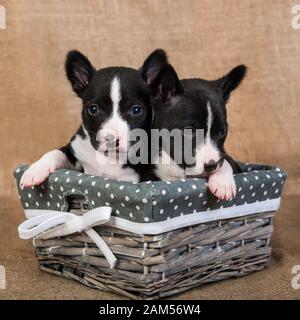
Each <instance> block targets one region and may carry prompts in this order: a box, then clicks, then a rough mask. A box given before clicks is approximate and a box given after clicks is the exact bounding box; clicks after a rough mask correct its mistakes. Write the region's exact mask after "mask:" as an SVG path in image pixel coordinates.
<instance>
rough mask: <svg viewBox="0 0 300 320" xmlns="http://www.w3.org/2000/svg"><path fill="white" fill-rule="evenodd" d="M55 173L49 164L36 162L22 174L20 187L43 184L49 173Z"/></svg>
mask: <svg viewBox="0 0 300 320" xmlns="http://www.w3.org/2000/svg"><path fill="white" fill-rule="evenodd" d="M54 171H55V167H54V166H53V165H52V164H51V163H48V164H47V163H46V162H45V161H41V160H39V161H37V162H35V163H33V164H32V165H31V166H30V167H29V168H28V169H27V170H26V171H25V172H24V173H23V176H22V178H21V181H20V185H21V186H23V187H25V188H28V187H31V186H35V185H39V184H41V183H43V182H44V181H45V180H46V179H47V178H48V176H49V174H50V173H52V172H54Z"/></svg>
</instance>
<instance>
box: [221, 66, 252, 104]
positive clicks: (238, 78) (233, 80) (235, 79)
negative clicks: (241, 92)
mask: <svg viewBox="0 0 300 320" xmlns="http://www.w3.org/2000/svg"><path fill="white" fill-rule="evenodd" d="M246 73H247V67H246V66H245V65H239V66H237V67H235V68H234V69H232V70H231V71H230V72H229V73H228V74H227V75H225V76H224V77H223V78H221V79H219V80H217V82H216V83H217V87H218V89H219V90H220V91H221V94H222V95H223V98H224V101H225V102H227V100H228V99H229V97H230V94H231V92H232V91H233V90H234V89H236V88H237V87H238V86H239V84H240V83H241V82H242V80H243V79H244V77H245V75H246Z"/></svg>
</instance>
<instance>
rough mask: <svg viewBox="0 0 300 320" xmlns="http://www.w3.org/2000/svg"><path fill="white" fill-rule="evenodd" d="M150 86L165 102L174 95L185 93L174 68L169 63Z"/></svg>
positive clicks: (154, 93) (155, 94)
mask: <svg viewBox="0 0 300 320" xmlns="http://www.w3.org/2000/svg"><path fill="white" fill-rule="evenodd" d="M150 88H151V90H152V94H153V95H154V96H156V97H157V96H158V97H160V98H161V99H162V101H163V102H165V101H167V100H168V99H170V98H171V97H172V96H174V95H177V94H182V93H183V87H182V85H181V83H180V80H179V78H178V75H177V73H176V71H175V70H174V68H173V67H172V66H171V65H170V64H167V65H166V66H164V67H163V68H162V70H161V71H160V73H159V74H158V75H157V77H156V78H155V80H154V81H153V82H152V83H151V85H150Z"/></svg>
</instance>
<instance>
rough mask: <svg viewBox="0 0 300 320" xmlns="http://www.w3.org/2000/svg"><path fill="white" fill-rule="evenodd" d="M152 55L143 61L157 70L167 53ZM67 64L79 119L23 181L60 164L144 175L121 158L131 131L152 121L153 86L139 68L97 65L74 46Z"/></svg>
mask: <svg viewBox="0 0 300 320" xmlns="http://www.w3.org/2000/svg"><path fill="white" fill-rule="evenodd" d="M150 57H152V58H150ZM150 57H149V58H148V59H147V60H146V61H145V62H144V64H143V66H144V67H146V68H147V69H148V70H152V74H153V75H157V73H158V72H159V71H160V70H161V69H162V67H163V66H164V65H166V64H167V57H166V55H165V53H164V52H163V51H162V50H157V51H155V54H154V57H153V54H152V55H150ZM153 65H154V68H155V70H156V71H155V70H153ZM65 69H66V74H67V78H68V79H69V81H70V83H71V86H72V88H73V90H74V92H75V93H76V94H77V96H78V97H79V98H81V100H82V113H81V115H82V124H81V125H80V127H79V129H78V131H77V132H76V133H75V135H74V136H73V137H72V138H71V141H70V143H68V144H67V145H65V146H64V147H62V148H60V149H59V150H53V151H50V152H48V153H46V154H45V155H44V156H43V157H42V158H41V159H40V160H38V161H37V162H35V163H34V164H32V165H31V166H30V167H29V169H28V170H27V171H26V172H25V173H24V175H23V176H22V179H21V185H22V186H24V187H30V186H33V185H38V184H41V183H42V182H43V181H44V180H45V179H46V178H47V177H48V176H49V174H50V173H52V172H54V171H55V170H56V169H59V168H67V169H69V168H70V169H76V170H83V171H84V172H85V173H88V174H92V175H98V176H104V177H109V178H111V179H116V180H126V181H140V180H143V178H142V176H143V173H144V172H145V171H146V170H145V168H144V166H143V165H140V164H138V165H131V164H130V163H125V162H126V161H123V160H124V159H125V160H126V158H127V156H128V150H129V147H130V141H129V140H130V138H129V137H130V131H131V130H133V129H137V128H140V129H143V130H145V131H146V132H149V130H150V126H151V121H152V104H151V91H150V89H149V86H148V85H147V83H146V82H145V80H144V78H143V76H142V74H141V70H135V69H132V68H125V67H109V68H104V69H100V70H98V71H97V70H96V69H95V68H94V67H93V66H92V64H91V63H90V61H89V60H88V59H87V58H86V57H85V56H84V55H83V54H81V53H80V52H78V51H70V52H69V53H68V55H67V58H66V63H65ZM121 158H122V159H123V160H122V159H121ZM116 160H117V161H116ZM118 160H122V161H118Z"/></svg>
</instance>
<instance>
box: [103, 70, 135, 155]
mask: <svg viewBox="0 0 300 320" xmlns="http://www.w3.org/2000/svg"><path fill="white" fill-rule="evenodd" d="M110 99H111V102H112V112H111V115H110V117H109V118H108V119H107V120H106V121H105V123H104V124H103V125H102V129H100V131H99V133H98V134H99V136H100V141H103V140H105V138H106V137H107V136H108V135H114V136H115V137H116V138H118V139H119V145H120V150H123V151H125V150H127V148H128V139H129V131H130V129H129V125H128V123H127V122H126V121H125V120H124V119H123V118H122V117H121V113H120V101H121V99H122V95H121V83H120V79H119V78H118V77H117V76H115V77H114V78H113V79H112V81H111V84H110Z"/></svg>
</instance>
